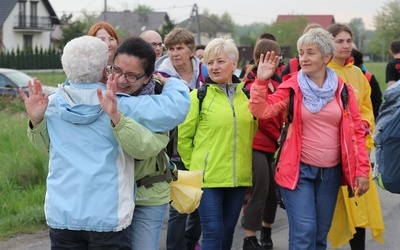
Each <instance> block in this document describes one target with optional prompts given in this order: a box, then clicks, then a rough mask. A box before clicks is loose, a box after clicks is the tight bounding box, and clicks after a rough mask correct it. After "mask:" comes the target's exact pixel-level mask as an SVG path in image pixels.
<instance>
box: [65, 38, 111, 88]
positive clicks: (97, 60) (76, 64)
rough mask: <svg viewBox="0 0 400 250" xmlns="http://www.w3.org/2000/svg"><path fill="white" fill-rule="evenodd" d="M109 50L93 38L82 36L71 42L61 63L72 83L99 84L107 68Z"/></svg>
mask: <svg viewBox="0 0 400 250" xmlns="http://www.w3.org/2000/svg"><path fill="white" fill-rule="evenodd" d="M107 59H108V48H107V45H106V43H105V42H103V41H102V40H100V39H99V38H97V37H93V36H81V37H78V38H74V39H72V40H71V41H69V42H68V43H67V44H66V45H65V47H64V52H63V55H62V56H61V63H62V66H63V69H64V72H65V74H66V75H67V78H68V80H69V81H70V82H71V83H95V82H99V81H100V80H101V78H102V76H103V72H104V69H105V67H106V66H107Z"/></svg>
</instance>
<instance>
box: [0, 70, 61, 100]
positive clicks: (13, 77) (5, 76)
mask: <svg viewBox="0 0 400 250" xmlns="http://www.w3.org/2000/svg"><path fill="white" fill-rule="evenodd" d="M29 81H31V82H33V78H32V77H30V76H29V75H27V74H25V73H24V72H21V71H19V70H15V69H5V68H0V96H18V95H19V92H18V89H19V88H20V87H21V88H22V89H23V90H24V91H25V93H28V82H29ZM56 90H57V88H56V87H51V86H46V85H43V92H44V93H45V94H51V93H53V92H55V91H56Z"/></svg>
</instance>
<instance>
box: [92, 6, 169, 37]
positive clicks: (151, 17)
mask: <svg viewBox="0 0 400 250" xmlns="http://www.w3.org/2000/svg"><path fill="white" fill-rule="evenodd" d="M97 21H98V22H102V21H105V22H108V23H109V24H111V25H112V26H113V27H114V28H115V29H116V30H121V31H123V32H126V33H127V34H128V35H131V36H139V35H140V34H141V33H142V32H143V31H146V30H157V31H159V30H160V29H161V28H162V26H163V25H164V24H166V23H167V21H169V16H168V14H167V12H146V13H137V12H132V11H129V10H125V11H122V12H116V11H112V12H109V11H107V12H106V13H104V12H102V13H101V14H100V16H99V17H98V18H97Z"/></svg>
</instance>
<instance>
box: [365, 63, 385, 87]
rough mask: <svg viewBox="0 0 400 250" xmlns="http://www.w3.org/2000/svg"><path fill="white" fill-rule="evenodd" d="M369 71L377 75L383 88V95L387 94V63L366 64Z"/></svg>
mask: <svg viewBox="0 0 400 250" xmlns="http://www.w3.org/2000/svg"><path fill="white" fill-rule="evenodd" d="M364 65H365V67H367V70H368V71H369V72H371V73H372V74H374V75H375V77H376V79H377V80H378V82H379V85H380V86H381V91H382V93H383V92H385V90H386V87H387V84H386V82H385V70H386V63H384V62H369V63H365V64H364Z"/></svg>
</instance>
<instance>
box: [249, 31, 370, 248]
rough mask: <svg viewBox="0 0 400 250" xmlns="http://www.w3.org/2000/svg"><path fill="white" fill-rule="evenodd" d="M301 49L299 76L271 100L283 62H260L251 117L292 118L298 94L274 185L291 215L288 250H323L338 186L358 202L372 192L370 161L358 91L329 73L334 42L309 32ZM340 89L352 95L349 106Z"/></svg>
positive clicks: (271, 55)
mask: <svg viewBox="0 0 400 250" xmlns="http://www.w3.org/2000/svg"><path fill="white" fill-rule="evenodd" d="M297 49H298V53H299V60H300V65H301V70H300V71H299V72H296V73H293V74H291V75H290V76H289V78H288V79H287V80H286V81H284V82H283V83H282V84H281V85H280V86H279V88H278V89H277V91H276V92H275V93H274V94H268V92H267V89H268V84H269V82H270V77H271V76H272V75H273V73H274V72H275V64H276V61H277V60H279V58H278V57H277V56H275V53H274V52H268V53H267V54H266V55H265V56H264V55H262V56H261V57H260V63H259V66H258V75H257V78H256V81H255V82H254V84H253V86H252V87H251V98H250V110H251V112H252V113H253V115H255V116H256V117H258V118H262V119H267V118H270V117H274V116H276V115H279V114H281V113H287V111H288V109H289V99H290V95H291V94H290V93H291V92H293V93H294V94H293V100H294V102H293V103H294V104H293V121H292V122H291V123H290V124H289V125H288V126H289V127H288V133H287V137H286V141H285V142H284V144H283V145H282V150H281V153H280V159H279V162H278V163H277V168H276V170H275V181H276V183H277V184H278V185H279V188H280V191H281V195H282V198H283V200H284V202H285V206H286V212H287V215H288V221H289V249H307V250H309V249H326V247H327V234H328V231H329V228H330V225H331V222H332V217H333V212H334V209H335V204H336V199H337V194H338V190H339V187H340V185H341V184H342V183H343V184H346V185H348V186H349V189H350V194H352V195H354V194H356V195H359V196H361V195H363V194H364V193H365V192H366V191H367V190H368V188H369V182H368V175H369V162H368V155H367V151H366V147H365V139H364V131H363V129H362V127H361V119H360V111H359V109H358V105H357V102H356V99H355V97H354V92H353V89H352V87H351V86H349V85H347V86H344V84H345V83H344V82H343V81H342V80H341V79H340V78H338V77H337V75H336V73H335V72H334V71H333V70H332V69H330V68H328V67H327V64H328V63H329V61H330V60H331V59H332V57H333V55H334V54H335V44H334V42H333V37H332V35H331V34H329V33H328V32H327V31H325V30H323V29H321V28H315V29H311V30H309V31H308V32H306V33H305V34H304V35H303V36H302V37H300V38H299V40H298V41H297ZM291 89H292V90H291ZM343 89H347V90H348V93H347V97H346V103H344V101H342V98H341V94H342V90H343ZM266 95H267V96H268V97H267V99H266V98H265V96H266Z"/></svg>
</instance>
